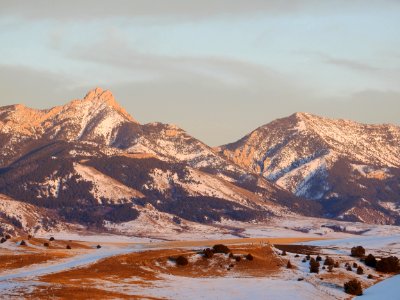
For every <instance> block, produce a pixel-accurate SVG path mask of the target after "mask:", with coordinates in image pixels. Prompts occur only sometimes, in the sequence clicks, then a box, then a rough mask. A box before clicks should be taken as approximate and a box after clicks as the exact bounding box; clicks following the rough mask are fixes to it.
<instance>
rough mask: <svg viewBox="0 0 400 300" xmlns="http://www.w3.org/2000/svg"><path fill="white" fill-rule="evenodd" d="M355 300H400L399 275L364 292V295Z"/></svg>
mask: <svg viewBox="0 0 400 300" xmlns="http://www.w3.org/2000/svg"><path fill="white" fill-rule="evenodd" d="M355 299H360V300H361V299H362V300H382V299H385V300H398V299H400V275H397V276H393V277H392V278H389V279H386V280H384V281H381V282H379V283H378V284H376V285H373V286H372V287H370V288H368V289H366V290H364V295H363V296H360V297H356V298H355Z"/></svg>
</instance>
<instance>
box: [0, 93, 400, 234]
mask: <svg viewBox="0 0 400 300" xmlns="http://www.w3.org/2000/svg"><path fill="white" fill-rule="evenodd" d="M205 122H206V120H205ZM399 142H400V127H398V126H394V125H364V124H359V123H356V122H352V121H346V120H332V119H327V118H322V117H319V116H315V115H311V114H307V113H296V114H293V115H291V116H289V117H287V118H283V119H278V120H276V121H273V122H271V123H269V124H267V125H264V126H261V127H260V128H257V129H256V130H254V131H253V132H251V133H250V134H248V135H247V136H245V137H243V138H242V139H240V140H239V141H237V142H234V143H231V144H228V145H223V146H220V147H216V148H212V147H209V146H207V145H206V144H204V143H203V142H201V141H199V140H198V139H196V138H194V137H192V136H190V135H189V134H187V133H186V132H185V131H184V130H182V129H181V128H179V127H177V126H175V125H170V124H162V123H150V124H140V123H139V122H137V121H136V120H135V119H134V118H133V117H132V116H130V115H129V114H128V113H127V112H126V110H125V109H124V108H122V107H121V106H120V105H119V104H118V103H117V101H116V100H115V99H114V97H113V95H112V93H111V92H110V91H107V90H105V91H104V90H102V89H100V88H96V89H94V90H92V91H90V92H88V94H87V95H86V96H85V97H84V98H83V99H77V100H73V101H71V102H69V103H68V104H66V105H64V106H58V107H54V108H51V109H48V110H36V109H31V108H28V107H25V106H24V105H11V106H5V107H1V108H0V147H1V149H2V151H1V153H0V221H1V224H0V229H1V230H2V231H13V230H14V231H15V230H28V231H37V230H49V229H51V228H57V227H60V228H61V227H62V226H66V225H65V224H72V225H74V226H84V227H87V228H92V229H96V230H101V231H112V230H115V229H116V228H119V229H120V228H122V227H124V228H127V227H131V229H132V230H138V231H140V228H139V227H140V226H154V227H157V226H158V227H159V228H160V230H163V228H165V226H166V225H165V224H168V226H170V227H169V228H171V226H172V227H173V228H175V229H176V230H184V229H185V228H188V227H196V226H197V227H199V226H200V227H202V226H203V227H204V228H206V229H207V228H208V227H207V226H213V225H215V224H223V223H224V222H228V221H238V222H239V221H240V222H268V220H269V219H271V218H274V217H281V218H284V217H285V216H289V215H305V216H313V217H324V218H332V219H339V220H347V221H360V222H366V223H380V224H400V196H399V195H400V176H399V175H400V143H399ZM68 226H69V225H68ZM121 226H122V227H121ZM207 230H208V229H207Z"/></svg>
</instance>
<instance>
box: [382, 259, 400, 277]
mask: <svg viewBox="0 0 400 300" xmlns="http://www.w3.org/2000/svg"><path fill="white" fill-rule="evenodd" d="M376 270H377V271H379V272H384V273H394V272H398V271H400V265H399V259H398V258H397V257H396V256H389V257H384V258H382V259H381V260H380V261H378V262H377V263H376Z"/></svg>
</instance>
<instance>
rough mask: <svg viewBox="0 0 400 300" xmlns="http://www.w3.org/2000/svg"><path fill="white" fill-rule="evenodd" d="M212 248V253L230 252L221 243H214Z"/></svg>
mask: <svg viewBox="0 0 400 300" xmlns="http://www.w3.org/2000/svg"><path fill="white" fill-rule="evenodd" d="M213 249H214V253H224V254H228V253H229V252H230V250H229V248H228V247H227V246H225V245H223V244H217V245H214V246H213Z"/></svg>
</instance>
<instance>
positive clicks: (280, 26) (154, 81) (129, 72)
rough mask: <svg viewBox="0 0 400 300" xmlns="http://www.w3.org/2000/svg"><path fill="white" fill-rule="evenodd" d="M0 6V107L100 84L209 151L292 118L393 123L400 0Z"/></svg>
mask: <svg viewBox="0 0 400 300" xmlns="http://www.w3.org/2000/svg"><path fill="white" fill-rule="evenodd" d="M55 3H57V4H55ZM0 7H1V9H0V90H1V92H2V93H1V97H0V105H8V104H13V103H23V104H26V105H28V106H31V107H36V108H47V107H51V106H55V105H60V104H63V103H65V102H67V101H69V100H70V99H72V98H81V97H82V96H83V95H84V94H85V92H86V91H87V90H88V89H91V88H92V87H95V86H101V87H103V88H107V89H110V90H111V91H112V92H113V93H114V95H115V96H116V98H117V100H118V101H119V102H120V103H121V104H122V105H123V106H124V107H125V108H126V109H127V110H128V111H129V112H130V113H131V114H132V115H133V116H134V117H135V118H136V119H137V120H139V121H140V122H142V123H146V122H152V121H161V122H166V123H175V124H178V125H179V126H181V127H182V128H184V129H185V130H187V131H188V132H189V133H190V134H192V135H194V136H196V137H198V138H199V139H201V140H203V141H205V142H207V143H209V144H211V145H219V144H223V143H227V142H231V141H234V140H236V139H238V138H240V137H241V136H242V135H244V134H246V133H248V132H249V131H251V130H253V129H255V128H256V127H257V126H260V125H262V124H264V123H267V122H269V121H271V120H273V119H275V118H278V117H283V116H287V115H290V114H292V113H293V112H296V111H306V112H311V113H316V114H320V115H324V116H329V117H335V118H351V119H354V120H358V121H362V122H368V123H397V124H399V123H400V120H399V116H400V85H399V83H400V1H395V0H386V1H384V0H383V1H372V0H371V1H368V0H346V1H345V0H336V1H321V0H304V1H300V0H299V1H292V0H291V1H285V0H280V1H277V0H270V1H264V0H247V1H242V0H203V1H197V0H196V1H195V0H192V1H187V0H153V1H144V0H130V1H128V0H119V1H94V0H86V1H85V0H81V1H65V2H61V1H57V2H55V1H50V0H37V1H28V0H27V1H20V0H14V1H4V0H0Z"/></svg>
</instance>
